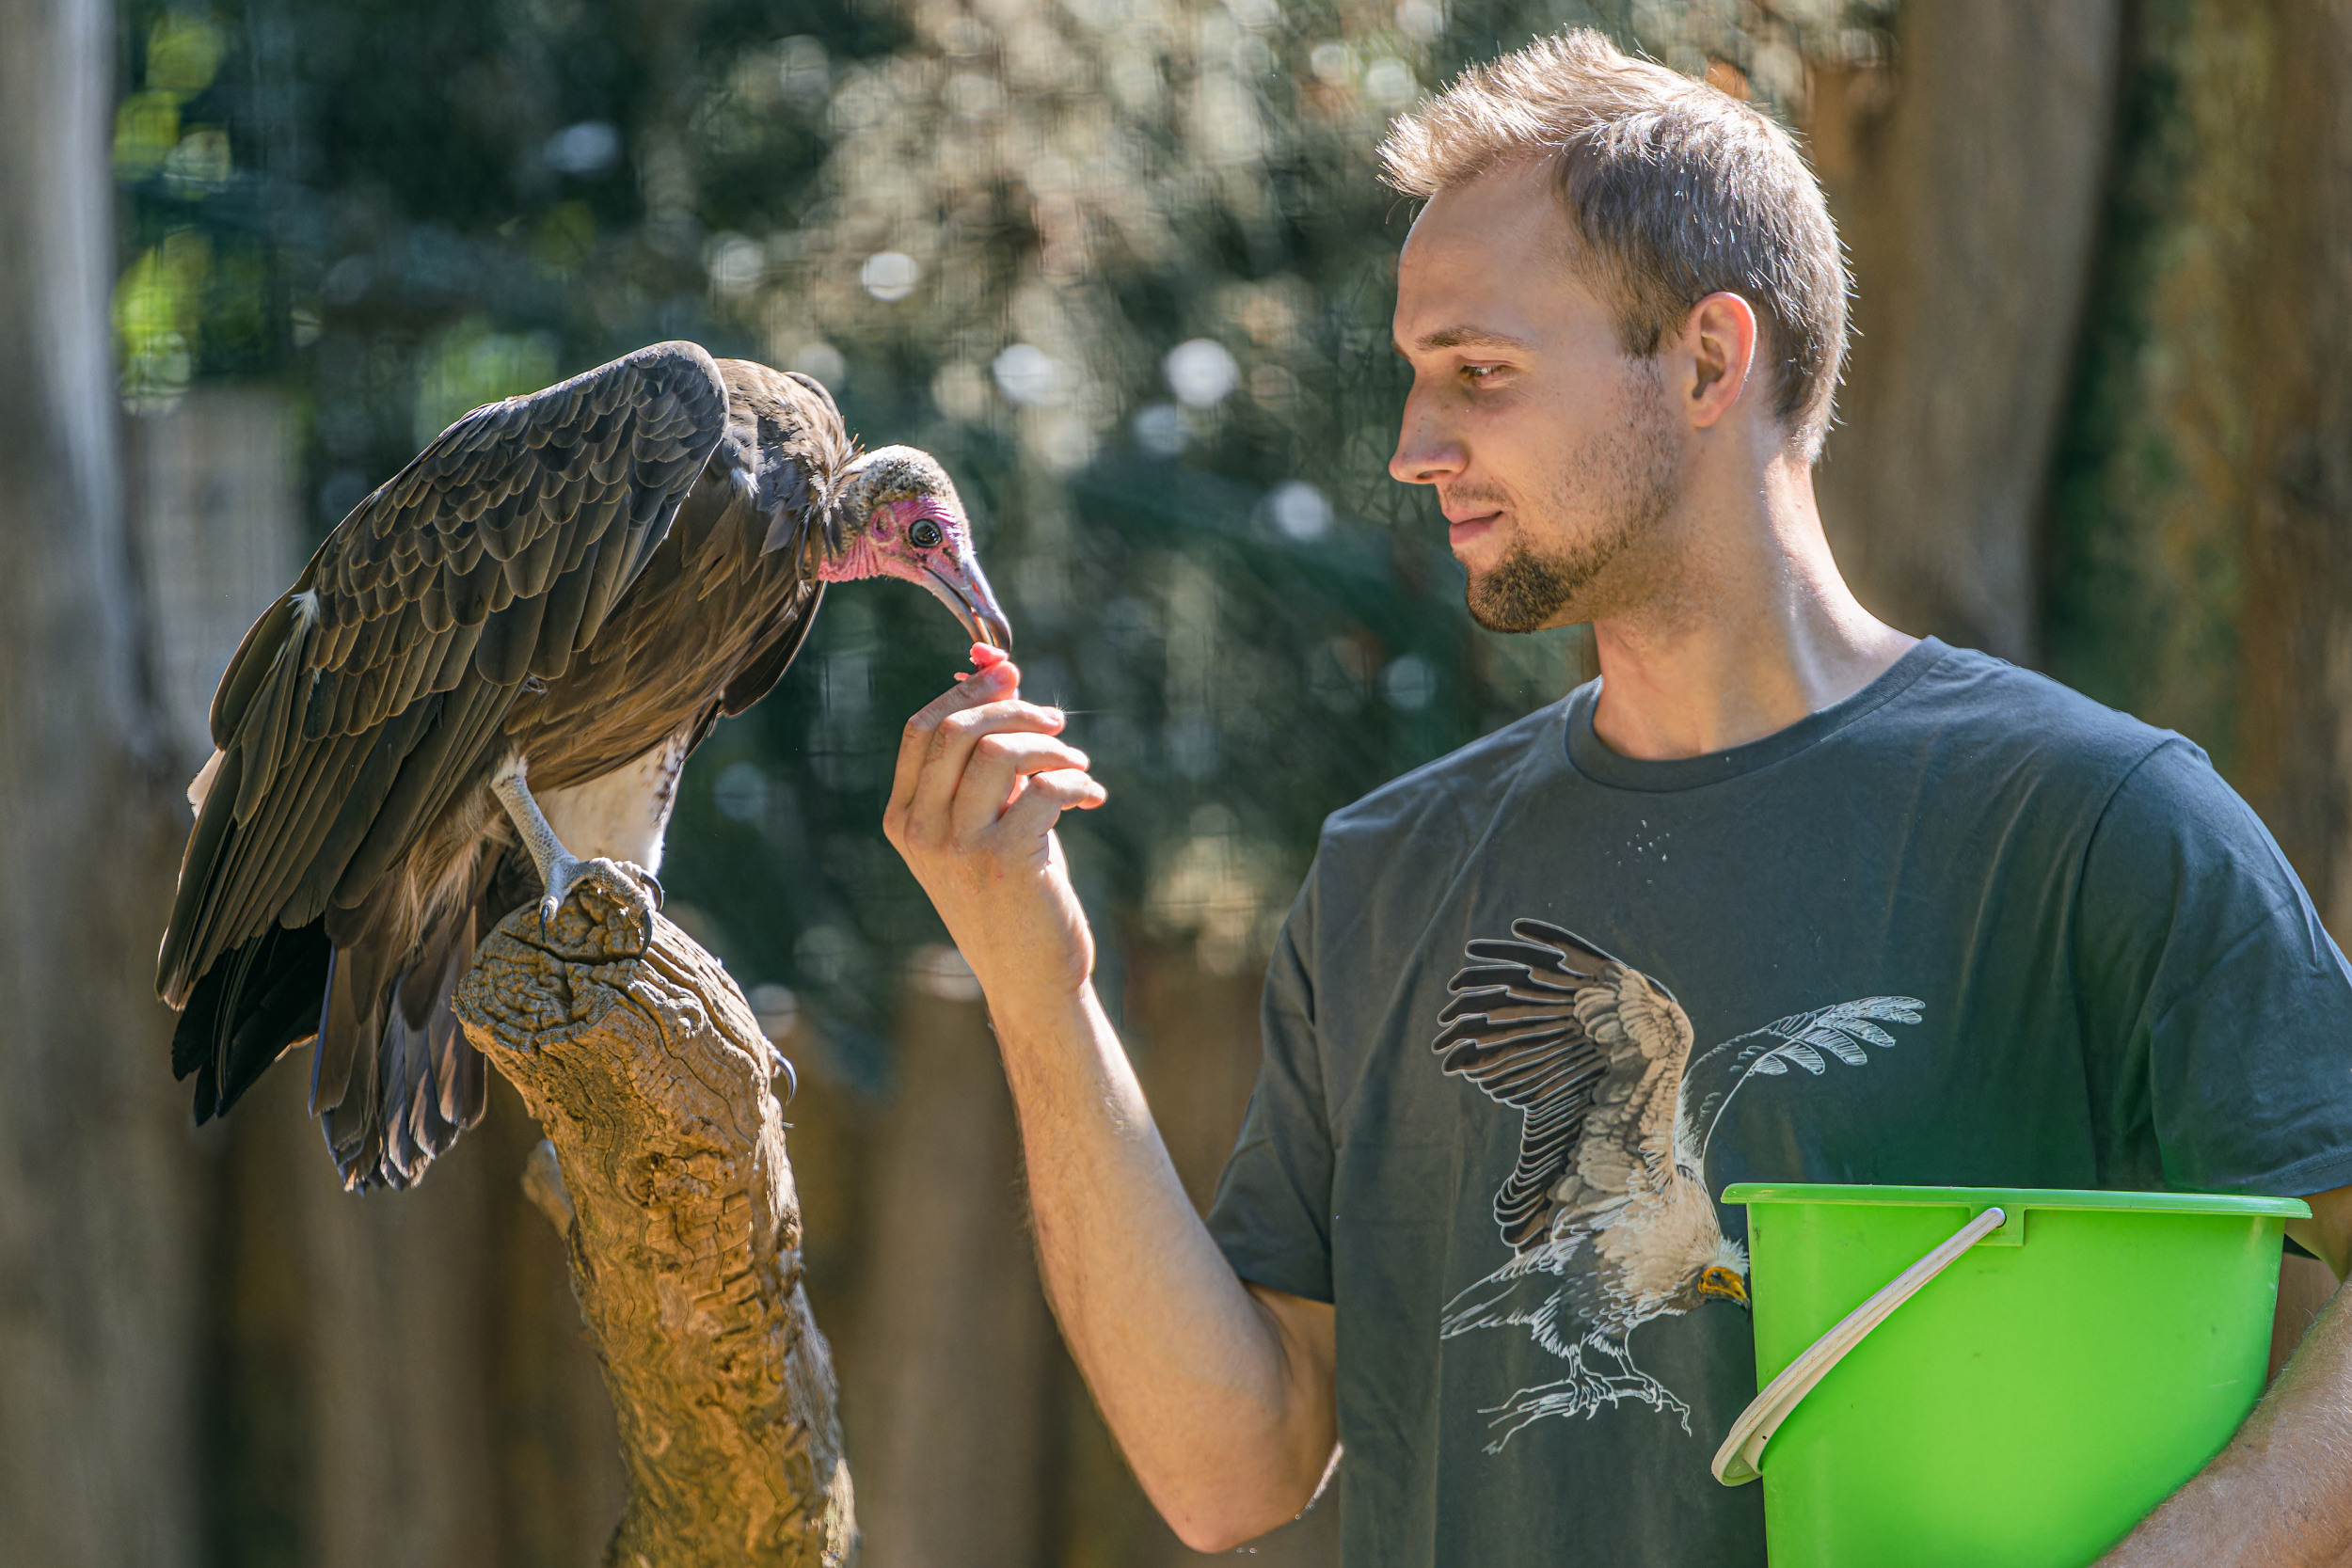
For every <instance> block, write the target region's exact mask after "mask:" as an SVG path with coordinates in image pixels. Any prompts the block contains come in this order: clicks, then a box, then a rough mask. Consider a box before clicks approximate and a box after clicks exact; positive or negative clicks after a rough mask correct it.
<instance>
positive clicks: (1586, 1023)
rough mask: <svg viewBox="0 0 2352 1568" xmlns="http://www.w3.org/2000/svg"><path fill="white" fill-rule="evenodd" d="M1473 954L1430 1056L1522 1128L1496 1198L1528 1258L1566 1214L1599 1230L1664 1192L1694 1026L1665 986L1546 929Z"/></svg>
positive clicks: (1503, 1223) (1520, 933)
mask: <svg viewBox="0 0 2352 1568" xmlns="http://www.w3.org/2000/svg"><path fill="white" fill-rule="evenodd" d="M1511 932H1512V939H1511V940H1507V941H1492V940H1480V941H1476V942H1470V944H1469V946H1468V948H1467V949H1466V951H1467V952H1468V954H1469V956H1470V959H1471V960H1472V961H1471V963H1470V965H1469V966H1468V967H1466V968H1464V969H1463V970H1462V971H1461V972H1460V973H1458V974H1455V975H1454V979H1453V982H1452V986H1451V989H1452V990H1453V992H1454V999H1453V1000H1452V1001H1450V1002H1448V1003H1447V1004H1446V1006H1445V1010H1444V1011H1443V1012H1441V1013H1439V1014H1438V1022H1440V1023H1441V1024H1443V1025H1444V1028H1443V1030H1442V1032H1441V1033H1439V1035H1438V1038H1437V1039H1436V1041H1435V1042H1434V1045H1433V1048H1434V1049H1435V1050H1436V1051H1437V1052H1438V1054H1439V1055H1440V1056H1441V1057H1442V1058H1443V1065H1444V1068H1445V1070H1446V1071H1448V1072H1453V1073H1459V1074H1461V1075H1462V1076H1463V1077H1465V1078H1468V1079H1469V1080H1470V1082H1471V1083H1473V1084H1476V1085H1478V1086H1479V1088H1480V1089H1482V1090H1484V1091H1485V1092H1486V1094H1487V1095H1488V1096H1490V1097H1491V1098H1493V1099H1495V1100H1497V1101H1501V1102H1502V1103H1503V1104H1505V1105H1512V1106H1516V1107H1518V1110H1519V1111H1520V1112H1521V1113H1522V1114H1523V1115H1524V1116H1525V1117H1526V1123H1525V1126H1524V1128H1523V1130H1522V1131H1521V1132H1520V1134H1519V1154H1518V1163H1517V1164H1515V1165H1514V1167H1513V1169H1512V1171H1511V1175H1510V1179H1509V1180H1506V1181H1505V1182H1504V1183H1503V1185H1502V1191H1501V1192H1499V1193H1497V1194H1496V1195H1495V1206H1494V1213H1495V1223H1496V1224H1497V1225H1498V1226H1500V1227H1502V1239H1503V1240H1504V1241H1505V1242H1507V1243H1510V1245H1511V1246H1512V1247H1513V1248H1514V1249H1517V1250H1519V1251H1525V1250H1526V1249H1527V1248H1529V1247H1532V1246H1534V1245H1536V1244H1538V1243H1541V1242H1542V1241H1543V1240H1544V1238H1545V1237H1546V1235H1548V1234H1549V1232H1550V1230H1551V1228H1552V1226H1553V1222H1554V1221H1555V1219H1556V1218H1557V1217H1558V1216H1559V1215H1561V1214H1562V1213H1563V1212H1566V1213H1569V1214H1581V1215H1583V1216H1585V1217H1587V1218H1588V1219H1598V1218H1600V1217H1601V1216H1602V1215H1604V1214H1606V1213H1607V1212H1609V1211H1611V1210H1613V1209H1614V1208H1616V1207H1617V1206H1619V1205H1621V1204H1623V1203H1624V1202H1625V1201H1626V1200H1627V1199H1628V1198H1629V1197H1630V1196H1634V1195H1635V1194H1636V1193H1638V1192H1641V1191H1644V1190H1645V1189H1647V1188H1650V1187H1654V1186H1657V1185H1659V1184H1661V1183H1662V1182H1663V1181H1665V1180H1667V1177H1668V1172H1667V1171H1666V1170H1665V1169H1664V1168H1663V1164H1662V1162H1665V1161H1670V1160H1671V1159H1672V1157H1673V1156H1672V1136H1673V1118H1674V1109H1675V1099H1676V1094H1677V1088H1678V1086H1679V1084H1680V1080H1681V1076H1682V1065H1683V1062H1684V1061H1685V1060H1686V1059H1687V1057H1688V1056H1689V1053H1690V1048H1691V1025H1690V1022H1689V1021H1688V1020H1687V1019H1685V1018H1684V1017H1683V1013H1682V1008H1681V1007H1680V1006H1678V1005H1677V1003H1676V1001H1675V999H1674V997H1673V996H1672V995H1671V994H1670V993H1669V992H1668V991H1667V990H1666V989H1665V988H1664V987H1663V986H1661V985H1659V984H1657V983H1656V982H1655V981H1653V980H1651V979H1650V978H1649V977H1648V976H1646V975H1645V974H1642V973H1641V972H1640V971H1639V970H1636V969H1632V968H1629V966H1627V965H1626V964H1624V963H1622V962H1620V961H1619V960H1617V959H1616V958H1611V957H1610V956H1609V955H1608V954H1606V953H1604V952H1602V951H1601V950H1600V949H1599V948H1597V947H1595V946H1594V945H1593V944H1592V943H1590V942H1586V941H1584V940H1583V939H1582V938H1581V937H1579V936H1577V935H1576V934H1575V933H1574V932H1571V931H1565V930H1563V929H1561V928H1560V927H1557V926H1552V925H1549V924H1547V923H1546V922H1544V921H1540V920H1515V921H1513V922H1512V923H1511Z"/></svg>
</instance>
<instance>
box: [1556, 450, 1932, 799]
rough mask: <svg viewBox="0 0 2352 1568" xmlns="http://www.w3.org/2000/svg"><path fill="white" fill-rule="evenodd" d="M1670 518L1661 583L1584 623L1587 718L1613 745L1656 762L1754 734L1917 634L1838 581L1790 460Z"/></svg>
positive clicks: (1809, 488)
mask: <svg viewBox="0 0 2352 1568" xmlns="http://www.w3.org/2000/svg"><path fill="white" fill-rule="evenodd" d="M1675 523H1676V524H1677V525H1679V526H1677V527H1676V528H1675V531H1676V532H1677V533H1678V534H1680V535H1681V536H1682V545H1681V547H1680V548H1678V549H1677V552H1676V553H1677V558H1678V562H1679V564H1678V569H1677V572H1676V574H1675V576H1674V578H1673V580H1672V581H1671V583H1670V584H1662V585H1661V589H1662V591H1661V592H1660V593H1657V594H1650V595H1646V596H1645V599H1644V600H1643V602H1642V603H1640V604H1638V605H1634V606H1630V607H1629V608H1628V610H1627V611H1626V612H1625V613H1622V614H1617V615H1610V616H1604V617H1602V618H1600V619H1597V620H1596V621H1595V622H1594V624H1593V634H1594V641H1595V643H1596V645H1597V649H1598V651H1599V655H1600V673H1601V690H1600V701H1599V703H1598V704H1597V706H1596V707H1595V709H1594V712H1593V727H1594V729H1595V731H1596V732H1597V734H1598V735H1599V736H1600V738H1601V740H1602V741H1603V742H1605V743H1606V744H1607V745H1608V747H1609V749H1610V750H1611V751H1613V752H1617V753H1618V754H1619V755H1621V756H1628V757H1638V758H1642V759H1645V760H1652V761H1664V760H1668V759H1671V758H1676V757H1692V756H1704V755H1706V754H1708V753H1709V752H1723V751H1728V750H1730V749H1731V748H1732V747H1734V746H1741V745H1745V744H1747V743H1748V742H1749V741H1752V740H1761V739H1763V738H1764V737H1765V736H1769V735H1773V734H1776V733H1778V732H1779V731H1781V730H1785V729H1787V728H1788V726H1789V725H1791V724H1793V723H1796V722H1797V721H1799V720H1801V719H1804V717H1805V716H1806V715H1808V714H1813V713H1818V712H1820V710H1821V709H1822V708H1825V707H1828V706H1830V705H1832V704H1835V703H1839V702H1842V701H1844V700H1845V699H1846V698H1848V697H1851V696H1852V695H1853V694H1854V693H1855V692H1857V691H1860V690H1861V689H1863V688H1864V687H1866V686H1867V685H1869V684H1870V682H1872V681H1874V680H1876V679H1877V678H1878V677H1879V676H1880V675H1882V674H1883V673H1885V672H1886V671H1887V669H1888V668H1889V667H1891V666H1892V665H1893V664H1894V662H1895V661H1896V660H1897V659H1899V658H1900V657H1902V656H1903V654H1904V653H1905V652H1907V651H1908V650H1909V649H1910V648H1911V647H1912V646H1913V645H1914V644H1915V643H1916V642H1917V641H1918V639H1916V638H1914V637H1911V636H1908V635H1906V634H1905V633H1902V632H1899V631H1897V630H1895V629H1894V628H1893V627H1892V626H1886V625H1884V624H1883V623H1882V622H1880V621H1879V620H1877V619H1876V618H1875V617H1873V616H1872V615H1871V614H1870V613H1869V611H1867V610H1864V609H1863V608H1862V606H1861V604H1860V603H1859V602H1858V601H1857V600H1856V599H1855V598H1854V596H1853V594H1852V592H1851V590H1850V589H1848V588H1847V586H1846V581H1845V578H1843V577H1841V576H1840V575H1839V573H1838V570H1837V563H1836V562H1835V561H1833V560H1832V559H1831V557H1830V553H1829V545H1828V543H1827V541H1826V540H1825V539H1824V538H1823V537H1822V533H1821V524H1820V515H1819V514H1818V513H1817V512H1816V511H1815V510H1814V505H1813V482H1812V475H1811V473H1810V471H1809V470H1807V469H1806V468H1804V467H1802V466H1800V465H1797V464H1795V463H1793V462H1783V463H1775V464H1773V465H1772V467H1771V469H1770V470H1769V472H1768V473H1767V475H1766V477H1765V483H1763V484H1761V485H1760V486H1756V487H1755V488H1753V489H1750V490H1748V491H1747V492H1746V493H1745V494H1743V495H1740V497H1738V499H1736V501H1734V502H1732V504H1731V505H1730V506H1728V507H1727V508H1724V509H1723V510H1721V511H1719V512H1717V513H1716V514H1715V515H1698V516H1692V517H1687V518H1679V519H1675Z"/></svg>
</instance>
